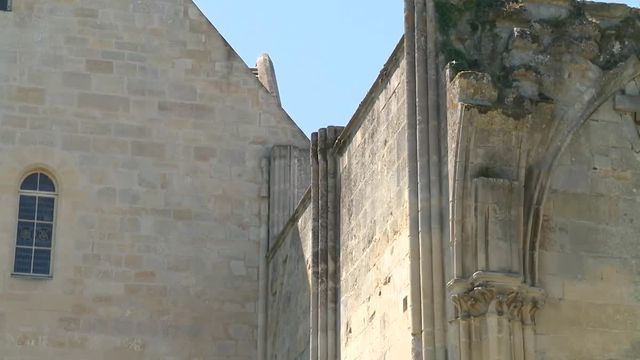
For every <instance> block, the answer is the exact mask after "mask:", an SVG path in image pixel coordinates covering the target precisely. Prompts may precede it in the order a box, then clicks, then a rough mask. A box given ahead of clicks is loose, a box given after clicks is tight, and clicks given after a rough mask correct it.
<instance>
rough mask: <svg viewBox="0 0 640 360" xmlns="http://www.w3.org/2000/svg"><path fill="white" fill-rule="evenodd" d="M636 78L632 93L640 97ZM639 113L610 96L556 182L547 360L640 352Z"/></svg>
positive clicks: (541, 340)
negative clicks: (619, 106)
mask: <svg viewBox="0 0 640 360" xmlns="http://www.w3.org/2000/svg"><path fill="white" fill-rule="evenodd" d="M639 83H640V81H639V80H638V79H636V80H635V81H632V82H631V83H629V84H628V85H627V86H626V89H625V90H624V92H625V93H626V94H631V95H638V84H639ZM637 143H638V129H637V128H636V124H635V123H634V114H633V113H625V112H619V111H616V110H614V99H613V98H612V99H609V101H607V102H606V103H605V104H604V105H602V106H601V107H600V109H599V110H598V111H597V112H596V113H594V114H593V116H591V118H590V119H589V120H588V121H587V123H586V124H585V125H584V127H583V128H582V129H581V130H580V131H579V132H578V133H577V134H576V136H575V138H574V139H573V140H572V141H571V143H570V144H569V146H568V148H567V149H566V151H565V152H564V154H563V155H562V157H561V158H560V160H559V165H558V168H557V169H556V171H555V174H554V178H553V182H552V184H551V193H550V194H549V195H550V196H549V199H548V203H547V206H546V210H545V213H546V217H545V221H544V223H543V238H542V240H541V244H540V255H539V256H540V283H541V287H543V288H544V289H545V290H546V291H547V294H548V298H547V302H546V305H545V307H544V309H543V310H542V311H541V312H540V315H539V317H538V320H537V344H536V345H537V346H536V347H537V352H538V358H539V359H635V358H637V357H638V353H639V352H640V327H639V326H638V324H639V323H640V283H639V282H638V265H639V264H640V244H639V243H638V232H639V231H640V227H639V226H640V224H638V221H637V219H638V216H637V215H638V214H639V213H640V200H639V198H638V189H639V186H640V182H639V181H640V180H639V179H640V155H639V154H638V152H639V151H640V148H638V146H637Z"/></svg>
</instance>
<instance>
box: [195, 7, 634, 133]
mask: <svg viewBox="0 0 640 360" xmlns="http://www.w3.org/2000/svg"><path fill="white" fill-rule="evenodd" d="M195 2H196V4H198V6H199V7H200V8H201V9H202V11H203V12H204V13H205V15H206V16H207V17H208V18H209V19H210V20H211V22H212V23H213V24H214V25H215V26H216V28H217V29H218V31H220V32H221V33H222V35H223V36H224V37H225V38H226V39H227V41H228V42H229V43H230V44H231V46H232V47H233V48H234V49H235V50H236V51H237V52H238V54H240V56H241V57H242V59H243V60H244V61H245V62H246V63H247V64H248V65H250V66H254V65H255V61H256V59H257V58H258V56H259V55H260V54H261V53H263V52H266V53H269V55H270V56H271V58H272V60H273V62H274V65H275V68H276V76H277V78H278V86H279V88H280V97H281V98H282V105H283V107H284V109H285V110H286V111H287V112H288V113H289V115H291V117H292V118H293V120H295V121H296V123H298V125H299V126H300V127H301V128H302V130H304V132H305V133H307V134H310V133H311V132H313V131H315V130H317V129H318V128H321V127H325V126H328V125H345V124H346V123H347V122H348V121H349V120H350V119H351V116H352V115H353V113H354V112H355V110H356V108H357V107H358V105H359V104H360V101H362V99H363V98H364V96H365V94H366V93H367V91H368V90H369V88H370V87H371V85H372V84H373V82H374V81H375V79H376V77H377V76H378V73H379V72H380V70H381V69H382V66H383V65H384V63H385V62H386V60H387V58H388V57H389V55H391V51H392V50H393V48H394V47H395V46H396V44H397V43H398V41H399V40H400V37H401V36H402V33H403V16H404V15H403V1H402V0H323V1H304V0H243V1H238V0H195ZM608 2H621V3H627V4H629V5H631V6H634V7H640V0H626V1H625V0H617V1H608Z"/></svg>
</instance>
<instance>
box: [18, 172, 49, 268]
mask: <svg viewBox="0 0 640 360" xmlns="http://www.w3.org/2000/svg"><path fill="white" fill-rule="evenodd" d="M56 195H57V193H56V185H55V183H54V182H53V180H52V179H51V178H50V177H49V176H48V175H47V174H45V173H42V172H34V173H31V174H29V175H28V176H27V177H25V178H24V180H22V183H21V184H20V202H19V205H18V231H17V234H16V253H15V261H14V264H13V273H14V274H16V275H29V276H51V251H52V249H53V235H54V222H55V210H56Z"/></svg>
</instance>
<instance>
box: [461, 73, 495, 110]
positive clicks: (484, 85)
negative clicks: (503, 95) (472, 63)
mask: <svg viewBox="0 0 640 360" xmlns="http://www.w3.org/2000/svg"><path fill="white" fill-rule="evenodd" d="M450 87H451V88H452V92H454V93H455V94H457V99H455V100H456V101H457V102H459V103H463V104H471V105H486V106H488V105H491V104H493V103H494V102H495V101H496V100H497V99H498V92H497V90H496V88H495V86H494V85H493V81H492V80H491V76H489V74H484V73H477V72H472V71H463V72H461V73H458V75H457V76H456V77H455V79H453V83H452V84H451V85H450Z"/></svg>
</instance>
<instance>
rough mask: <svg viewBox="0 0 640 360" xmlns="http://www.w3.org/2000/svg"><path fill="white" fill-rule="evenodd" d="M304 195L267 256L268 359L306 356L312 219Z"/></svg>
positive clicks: (308, 324) (308, 325)
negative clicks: (287, 225)
mask: <svg viewBox="0 0 640 360" xmlns="http://www.w3.org/2000/svg"><path fill="white" fill-rule="evenodd" d="M307 195H308V196H307V197H305V198H304V199H303V201H302V202H301V203H300V205H299V207H298V210H297V211H298V212H297V213H296V214H295V215H294V216H293V218H292V219H291V222H290V224H289V225H290V226H289V227H287V228H286V229H285V230H284V232H283V233H281V234H280V237H278V242H277V243H276V244H274V246H275V247H274V248H273V249H272V251H271V253H270V254H269V256H268V261H269V279H270V280H269V293H268V304H269V307H268V329H267V334H268V349H269V350H268V357H267V358H268V359H273V360H275V359H282V360H284V359H291V360H294V359H295V360H298V359H300V360H302V359H305V360H306V359H309V333H310V330H311V327H310V318H311V317H310V315H309V312H310V310H311V308H310V299H311V293H310V285H311V243H312V239H311V237H312V231H311V227H312V220H313V219H312V211H311V206H309V205H310V200H311V199H310V195H311V194H310V193H308V194H307Z"/></svg>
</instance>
